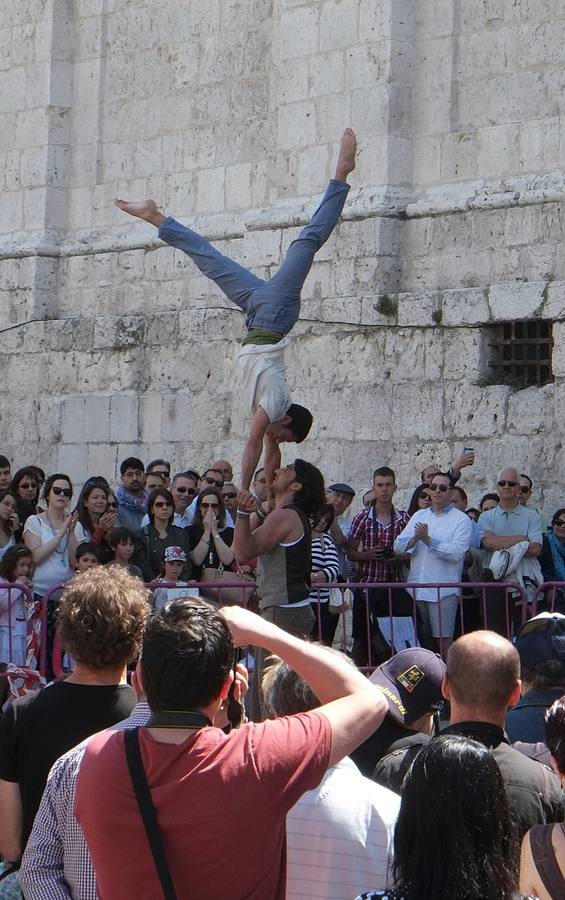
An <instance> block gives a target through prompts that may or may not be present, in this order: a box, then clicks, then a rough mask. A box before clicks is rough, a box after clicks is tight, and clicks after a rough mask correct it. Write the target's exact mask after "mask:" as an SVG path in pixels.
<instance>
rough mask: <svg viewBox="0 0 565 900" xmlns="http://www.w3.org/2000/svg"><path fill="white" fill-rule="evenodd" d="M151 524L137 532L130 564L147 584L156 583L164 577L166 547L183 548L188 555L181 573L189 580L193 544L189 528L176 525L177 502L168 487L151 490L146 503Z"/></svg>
mask: <svg viewBox="0 0 565 900" xmlns="http://www.w3.org/2000/svg"><path fill="white" fill-rule="evenodd" d="M147 515H148V516H149V525H144V526H143V527H142V528H140V529H139V530H138V531H136V532H135V534H134V537H135V550H134V553H133V556H132V558H131V561H132V563H133V565H134V566H138V568H140V569H141V571H142V572H143V578H144V580H145V581H154V579H156V578H159V575H160V574H161V563H162V562H163V556H164V554H165V550H166V548H167V547H182V549H183V550H184V551H185V553H186V555H187V562H186V564H185V567H184V569H183V571H182V579H183V581H188V579H189V578H190V569H191V567H190V562H189V560H188V555H189V552H190V542H189V536H188V529H186V528H178V526H176V525H173V519H174V516H175V501H174V499H173V495H172V494H171V492H170V491H169V490H168V489H167V488H165V487H158V488H155V490H153V491H151V493H150V494H149V499H148V501H147Z"/></svg>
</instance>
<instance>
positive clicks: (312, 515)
mask: <svg viewBox="0 0 565 900" xmlns="http://www.w3.org/2000/svg"><path fill="white" fill-rule="evenodd" d="M271 488H272V493H273V496H274V503H275V507H274V509H273V510H272V511H271V512H269V513H268V514H266V513H265V511H264V510H263V509H262V508H261V507H259V509H258V510H257V500H256V499H255V497H253V496H252V495H251V494H249V493H248V492H247V491H241V493H240V494H239V495H238V504H237V505H238V509H237V519H236V525H235V536H234V542H233V550H234V552H235V555H236V558H237V559H238V560H244V559H251V558H253V557H257V558H258V562H257V581H258V586H259V592H260V594H261V615H262V616H263V618H265V619H266V620H267V621H269V622H273V624H275V625H278V626H279V628H282V629H283V630H284V631H287V632H288V633H289V634H293V635H295V636H296V637H301V638H307V637H309V635H310V632H311V631H312V625H313V621H314V614H313V612H312V609H311V607H310V601H309V594H310V590H311V584H310V574H311V571H312V560H311V554H310V531H311V526H312V524H314V523H315V522H316V521H317V520H318V518H319V516H320V515H321V511H322V509H323V507H324V504H325V502H326V496H325V494H326V492H325V487H324V478H323V476H322V473H321V472H320V471H319V469H317V468H316V467H315V466H313V465H311V463H307V462H304V460H302V459H297V460H295V461H294V463H292V464H291V465H289V466H286V467H285V468H283V469H277V470H276V471H275V473H274V476H273V482H272V485H271ZM267 655H268V654H266V652H265V651H264V650H262V649H260V648H256V653H255V668H254V677H253V682H252V687H251V718H252V719H253V720H254V721H261V720H262V719H263V718H264V715H263V709H262V702H261V695H260V686H261V680H262V677H263V672H264V669H265V659H266V657H267Z"/></svg>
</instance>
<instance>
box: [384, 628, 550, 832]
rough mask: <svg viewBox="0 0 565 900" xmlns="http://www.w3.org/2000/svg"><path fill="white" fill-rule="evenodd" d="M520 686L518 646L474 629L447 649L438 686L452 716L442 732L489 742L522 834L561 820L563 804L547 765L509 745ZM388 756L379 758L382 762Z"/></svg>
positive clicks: (493, 633) (496, 635)
mask: <svg viewBox="0 0 565 900" xmlns="http://www.w3.org/2000/svg"><path fill="white" fill-rule="evenodd" d="M520 687H521V683H520V657H519V656H518V651H517V650H516V648H515V647H514V646H513V645H512V644H511V643H510V641H507V640H506V638H503V637H502V636H501V635H499V634H496V633H495V632H493V631H473V632H471V633H470V634H466V635H463V637H460V638H459V639H458V640H456V641H455V642H454V643H453V644H452V645H451V647H450V648H449V652H448V654H447V672H446V675H445V677H444V682H443V686H442V690H443V694H444V696H445V698H446V700H449V701H450V704H451V717H450V725H449V727H448V728H446V729H444V730H443V731H442V732H441V733H442V735H444V734H458V735H462V736H463V737H467V738H471V739H472V740H474V741H478V742H479V743H480V744H484V746H485V747H488V749H489V750H490V751H491V753H492V756H493V758H494V759H495V761H496V763H497V765H498V767H499V769H500V772H501V774H502V778H503V779H504V783H505V785H506V791H507V794H508V800H509V802H510V807H511V811H512V816H513V819H514V821H515V823H516V829H517V836H518V837H520V838H521V837H522V836H523V835H524V834H525V832H526V831H527V830H528V829H529V828H531V827H532V826H533V825H538V824H545V823H549V822H560V821H562V820H563V817H564V815H565V804H564V798H563V791H562V789H561V785H560V782H559V779H558V778H557V776H556V775H554V773H553V772H552V771H551V769H548V768H547V766H544V765H542V763H539V762H537V761H536V760H533V759H529V758H528V757H527V756H523V755H522V754H521V753H520V752H519V751H518V750H515V749H514V748H513V747H511V746H510V744H509V742H508V738H507V737H506V735H505V733H504V720H505V718H506V712H507V710H508V708H509V707H510V706H513V705H514V704H515V703H517V702H518V700H519V698H520ZM388 758H389V757H385V758H384V759H383V760H381V767H382V766H383V764H384V763H385V762H386V761H387V759H388ZM396 765H397V767H398V765H399V760H398V759H397V760H396ZM382 783H383V782H382V781H381V784H382Z"/></svg>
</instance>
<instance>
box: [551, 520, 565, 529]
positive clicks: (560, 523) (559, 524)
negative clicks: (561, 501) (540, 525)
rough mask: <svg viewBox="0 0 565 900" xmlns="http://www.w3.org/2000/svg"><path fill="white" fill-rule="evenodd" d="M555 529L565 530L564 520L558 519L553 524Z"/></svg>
mask: <svg viewBox="0 0 565 900" xmlns="http://www.w3.org/2000/svg"><path fill="white" fill-rule="evenodd" d="M553 527H554V528H565V522H564V521H563V519H556V520H555V522H554V523H553Z"/></svg>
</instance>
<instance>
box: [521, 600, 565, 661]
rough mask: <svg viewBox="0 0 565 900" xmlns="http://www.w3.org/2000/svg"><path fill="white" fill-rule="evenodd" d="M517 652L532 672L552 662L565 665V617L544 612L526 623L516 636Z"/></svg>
mask: <svg viewBox="0 0 565 900" xmlns="http://www.w3.org/2000/svg"><path fill="white" fill-rule="evenodd" d="M516 650H517V651H518V653H519V654H520V662H521V663H522V665H523V667H524V668H525V669H529V671H530V672H533V671H534V670H535V669H537V667H538V666H540V665H541V664H542V663H546V662H549V661H550V660H557V661H558V662H561V663H565V616H564V615H562V614H561V613H555V612H554V613H550V612H542V613H539V615H537V616H534V617H533V619H530V620H529V621H528V622H524V624H523V625H522V627H521V628H520V631H519V632H518V634H517V636H516Z"/></svg>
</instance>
